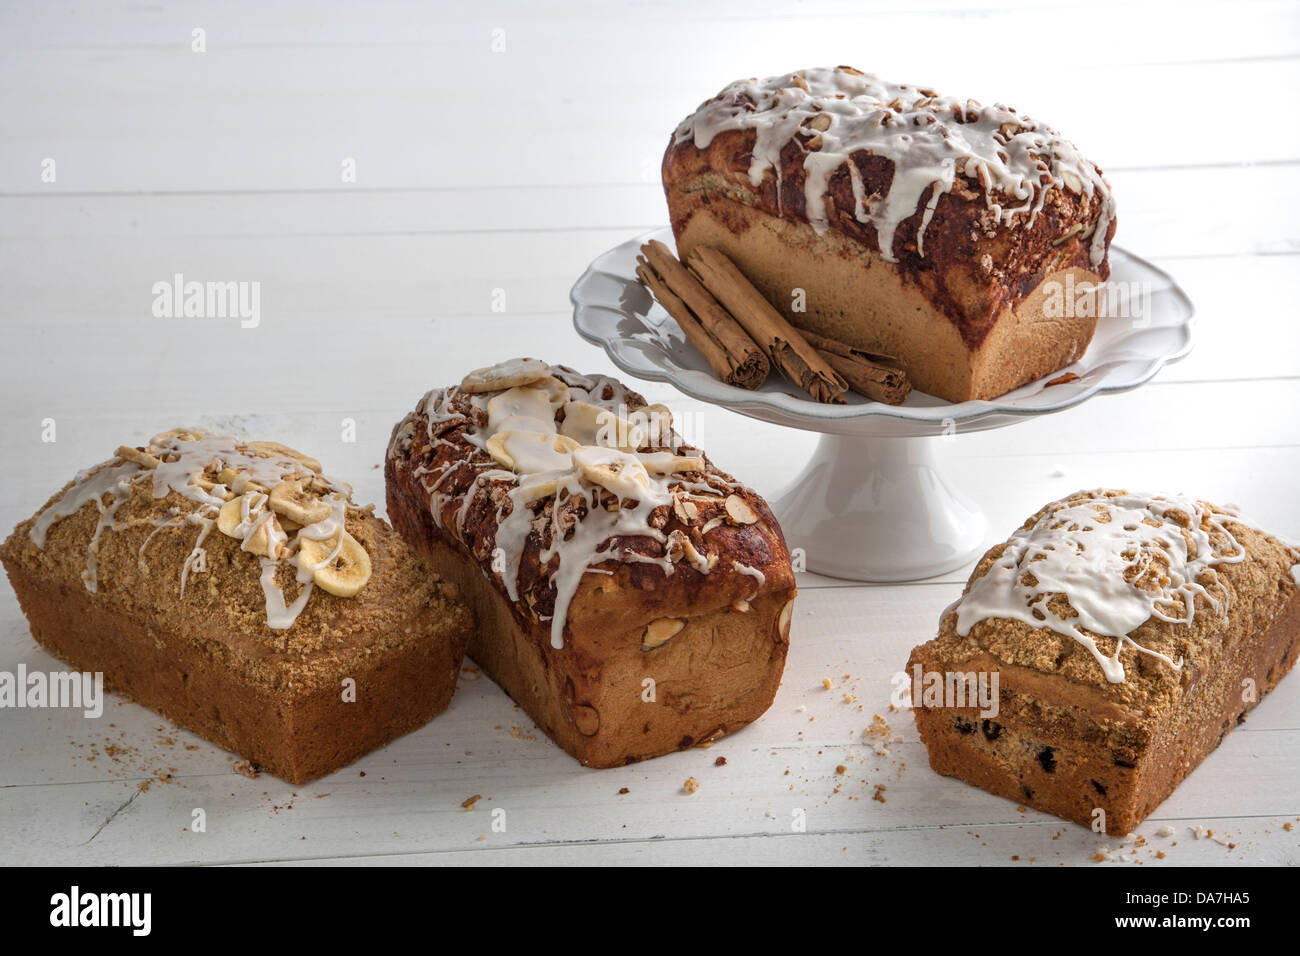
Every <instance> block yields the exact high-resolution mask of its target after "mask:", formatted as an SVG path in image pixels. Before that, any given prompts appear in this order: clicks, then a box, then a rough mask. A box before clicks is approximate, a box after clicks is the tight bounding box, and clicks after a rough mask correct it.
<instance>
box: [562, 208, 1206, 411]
mask: <svg viewBox="0 0 1300 956" xmlns="http://www.w3.org/2000/svg"><path fill="white" fill-rule="evenodd" d="M666 235H667V236H668V237H669V238H670V237H671V232H670V230H669V227H666V226H664V227H660V228H658V229H654V230H651V231H649V232H645V233H642V234H641V235H639V236H636V237H634V238H631V239H627V240H625V241H623V242H620V243H619V244H618V245H616V246H613V247H611V248H609V249H607V250H605V251H604V252H602V253H601V254H600V255H598V256H597V257H596V258H595V259H593V260H592V261H591V263H590V264H589V265H588V266H587V268H586V269H585V270H584V271H583V273H582V275H581V276H579V277H578V280H577V281H576V282H575V283H574V284H573V287H572V288H571V289H570V291H569V301H570V302H571V303H572V305H573V325H574V330H575V331H576V332H577V333H578V335H579V336H581V337H582V339H583V340H584V341H587V342H590V343H591V344H592V345H598V346H600V347H601V348H602V349H604V351H605V354H606V355H607V356H609V359H610V361H612V362H613V363H614V364H615V365H616V366H617V367H618V368H619V369H621V370H622V371H623V372H625V373H627V374H629V375H633V376H636V377H637V378H641V379H644V380H646V381H652V382H662V383H666V384H669V385H672V386H673V387H675V388H676V389H678V391H680V392H682V393H683V394H685V395H688V396H690V397H691V398H694V399H697V400H698V401H702V402H707V403H709V404H711V405H721V406H723V407H727V408H732V409H734V410H735V411H737V412H739V413H741V414H744V415H747V416H749V417H754V418H760V419H763V420H768V421H771V420H772V419H771V417H770V415H769V416H764V415H763V414H761V413H762V412H763V411H767V412H769V413H770V414H771V415H779V416H782V419H783V421H781V422H779V423H781V424H788V425H795V424H796V423H794V422H791V421H788V420H786V419H790V418H801V419H803V420H804V421H801V422H799V423H798V427H805V428H810V429H812V430H820V429H819V427H818V426H834V425H837V424H851V423H853V422H864V423H865V421H867V420H870V419H874V418H883V419H888V420H891V421H893V422H897V423H900V424H903V423H906V424H915V425H934V424H939V423H944V422H954V423H971V422H974V421H979V420H981V419H985V418H995V417H997V416H1006V417H1008V418H1009V419H1011V420H1014V419H1016V418H1022V417H1024V418H1028V417H1035V416H1039V415H1049V414H1052V413H1055V412H1060V411H1064V410H1066V409H1068V408H1073V407H1074V406H1076V405H1079V404H1081V403H1083V402H1085V401H1087V400H1088V399H1090V398H1092V397H1093V396H1095V395H1099V394H1107V395H1109V394H1118V393H1121V392H1127V391H1131V390H1132V389H1135V388H1138V387H1140V386H1142V385H1145V384H1146V383H1147V382H1149V381H1151V379H1153V378H1154V377H1155V376H1156V375H1158V374H1159V373H1160V371H1161V369H1163V368H1164V367H1165V366H1166V365H1170V364H1173V363H1174V362H1178V361H1181V360H1182V359H1184V358H1186V357H1187V355H1188V354H1189V353H1190V352H1191V350H1192V347H1193V345H1194V340H1195V336H1194V334H1193V328H1194V325H1195V319H1196V307H1195V304H1194V303H1193V302H1192V300H1191V297H1190V296H1188V295H1187V293H1186V291H1185V290H1184V289H1183V288H1182V286H1180V285H1179V284H1178V283H1177V282H1175V281H1174V279H1173V277H1172V276H1170V275H1169V273H1167V272H1165V271H1164V270H1163V269H1161V268H1160V267H1159V266H1156V265H1153V264H1152V263H1151V262H1149V261H1148V260H1146V259H1144V258H1142V257H1141V256H1139V255H1137V254H1135V253H1133V252H1130V251H1129V250H1127V249H1126V248H1124V247H1122V246H1115V245H1112V246H1111V248H1112V250H1115V251H1118V252H1119V253H1121V254H1122V255H1123V256H1125V257H1127V258H1128V259H1130V260H1132V261H1133V262H1135V263H1137V264H1138V265H1140V266H1141V267H1142V268H1144V269H1147V270H1150V271H1151V272H1152V273H1155V274H1156V275H1158V276H1159V277H1160V278H1162V279H1163V280H1164V281H1166V282H1167V283H1168V291H1170V292H1172V293H1173V294H1174V296H1175V298H1176V300H1177V301H1178V302H1179V304H1180V305H1181V307H1182V310H1183V311H1184V312H1185V315H1184V316H1183V319H1182V322H1181V323H1177V324H1173V325H1169V326H1164V327H1163V328H1166V329H1168V330H1170V331H1176V332H1178V333H1179V337H1180V343H1179V345H1178V347H1177V348H1176V349H1174V350H1173V351H1170V352H1165V353H1161V354H1158V355H1131V356H1126V355H1125V354H1124V353H1123V352H1121V353H1119V354H1117V355H1115V356H1114V359H1113V360H1114V361H1119V362H1121V363H1123V364H1125V365H1127V364H1131V363H1133V362H1144V363H1145V366H1144V368H1143V370H1142V371H1141V372H1140V373H1138V374H1137V375H1135V376H1124V377H1123V378H1120V379H1117V380H1115V381H1110V380H1109V377H1110V376H1111V375H1114V374H1116V373H1114V372H1108V373H1106V375H1103V376H1102V377H1101V379H1100V380H1099V381H1097V382H1096V383H1094V384H1091V385H1089V386H1087V387H1085V388H1083V389H1081V390H1080V391H1078V392H1077V393H1075V394H1073V395H1069V396H1067V397H1063V398H1062V399H1061V400H1060V401H1055V402H1050V403H1048V404H1039V405H1034V406H1024V405H1018V404H1010V403H1006V402H1002V401H999V400H998V399H992V400H972V401H968V402H958V403H945V404H940V405H928V406H918V407H912V408H906V407H903V406H895V405H885V404H884V403H882V402H870V401H869V402H863V403H861V404H854V405H847V406H846V405H824V404H821V403H818V402H813V401H811V400H808V399H801V398H798V397H797V396H794V395H790V394H788V393H786V392H781V391H764V390H761V389H760V390H758V391H752V392H751V391H748V390H746V389H741V388H737V387H736V386H734V385H727V384H726V383H724V382H720V381H718V380H717V379H716V378H712V377H709V378H708V383H709V384H708V387H707V389H705V388H700V387H698V386H696V385H694V384H693V383H691V382H689V381H683V380H682V375H683V373H694V374H697V375H705V374H706V373H703V372H700V371H699V370H696V369H678V368H676V367H666V366H664V365H661V364H656V363H653V362H652V360H651V358H650V357H649V356H647V355H646V354H645V353H644V352H641V351H640V350H637V354H638V356H639V357H640V359H641V361H636V360H634V358H632V357H630V356H628V355H627V354H626V351H627V346H628V345H630V344H632V343H633V342H634V341H635V340H633V339H628V338H625V337H611V336H609V335H607V334H601V333H600V332H599V331H597V330H596V329H594V328H592V327H591V326H590V324H589V323H584V321H583V318H584V315H585V314H586V313H588V312H590V311H592V310H599V311H603V312H610V313H613V314H615V315H618V316H622V317H625V318H636V319H638V320H640V316H638V315H636V314H635V313H631V312H629V311H628V310H627V309H626V308H623V307H622V306H621V305H619V304H617V303H611V302H609V301H608V300H607V299H605V298H604V297H600V298H597V299H591V298H584V297H583V293H584V292H585V291H587V287H588V286H589V285H590V283H591V282H592V280H593V279H594V278H596V277H598V276H604V277H608V278H609V279H611V280H613V281H614V282H616V283H619V284H621V285H622V286H623V287H627V286H628V285H630V284H632V283H637V280H636V278H635V276H632V275H627V274H624V273H622V272H620V271H618V270H616V269H612V268H609V267H608V266H606V265H605V263H606V261H607V260H608V259H610V258H611V257H612V256H615V255H617V254H618V253H620V252H624V251H625V250H629V249H630V248H639V247H640V246H641V245H642V244H643V243H645V242H646V241H648V240H649V239H655V238H657V239H661V240H662V239H664V238H665V236H666ZM638 284H639V283H638ZM1085 354H1086V353H1085ZM1102 354H1103V355H1104V354H1105V353H1102ZM1098 358H1099V359H1100V358H1101V356H1098ZM1099 364H1100V363H1099ZM1070 368H1071V366H1066V367H1065V368H1063V369H1058V370H1056V372H1053V373H1052V374H1053V375H1060V374H1062V373H1063V372H1066V371H1068V370H1069V369H1070ZM1085 374H1086V373H1085ZM1046 377H1047V376H1044V378H1046ZM1038 381H1042V379H1039V380H1038ZM1027 384H1028V385H1030V386H1032V385H1033V384H1035V383H1033V382H1031V383H1027ZM1024 387H1026V386H1021V388H1024ZM1045 387H1046V386H1044V388H1045ZM724 390H725V391H724ZM1042 391H1043V389H1041V388H1040V389H1039V391H1037V392H1034V393H1031V394H1030V395H1025V396H1022V399H1021V400H1023V399H1028V398H1033V397H1037V396H1039V395H1041V394H1042ZM733 393H739V394H733ZM1011 423H1012V421H1006V422H1003V423H1001V424H1011Z"/></svg>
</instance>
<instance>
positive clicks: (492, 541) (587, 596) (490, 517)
mask: <svg viewBox="0 0 1300 956" xmlns="http://www.w3.org/2000/svg"><path fill="white" fill-rule="evenodd" d="M560 374H561V376H563V375H566V374H567V375H569V376H570V377H571V380H572V381H575V382H576V381H580V380H582V379H584V378H585V376H579V375H577V373H573V372H572V371H571V370H563V369H561V370H560ZM598 381H602V382H604V381H606V380H601V379H598ZM605 387H606V388H608V389H609V391H608V393H607V397H608V398H613V397H614V389H615V388H620V389H621V388H622V386H620V385H618V383H615V382H613V381H612V380H608V384H607V385H606V386H605ZM621 397H622V398H623V401H624V402H625V404H626V406H627V408H628V409H629V410H631V411H636V410H637V409H640V408H644V407H646V401H645V399H644V398H643V397H642V396H640V395H638V394H637V393H636V392H632V391H626V390H624V391H623V394H622V396H621ZM450 406H451V408H452V409H453V410H454V412H455V413H456V417H453V418H451V419H450V420H448V421H444V422H435V423H433V425H432V426H431V425H430V420H429V416H428V414H427V412H422V411H418V410H417V412H415V413H413V414H412V415H408V416H407V418H406V419H404V420H403V422H401V423H399V424H398V426H397V427H396V428H395V429H394V439H395V440H394V442H393V443H391V444H390V450H389V456H388V457H389V460H390V462H392V464H393V468H392V476H393V477H392V479H391V481H390V485H389V487H390V489H392V488H393V487H394V483H395V486H396V488H397V489H398V490H399V491H400V492H401V493H403V494H406V495H410V496H411V497H413V498H414V499H416V500H418V501H421V502H426V503H427V502H428V501H429V500H430V494H431V492H432V491H433V490H435V488H434V486H436V491H437V500H438V502H439V505H438V506H439V511H440V513H439V515H438V520H437V521H436V522H435V523H434V528H433V531H434V534H436V535H437V536H438V537H439V538H440V539H441V540H442V541H443V542H444V543H445V544H447V545H448V546H450V547H452V548H455V549H456V550H458V551H460V552H461V553H462V554H464V555H465V556H466V557H467V558H468V559H470V560H472V561H474V562H475V563H476V564H477V565H478V566H479V568H480V569H481V570H482V571H483V573H484V575H485V576H487V577H488V578H490V579H491V580H492V581H493V583H494V585H495V586H496V587H497V588H498V589H499V590H500V591H501V593H502V594H506V593H507V592H506V587H505V582H504V579H503V576H502V574H501V573H499V571H497V570H494V567H493V561H494V558H493V550H494V548H495V547H496V536H497V531H498V529H499V527H500V523H501V520H502V518H503V517H504V516H505V515H506V514H508V513H509V510H510V508H511V503H510V501H509V500H508V498H507V497H506V492H508V491H509V489H510V488H511V487H513V485H514V482H513V481H512V480H510V479H508V478H505V477H496V478H493V477H489V476H486V475H484V474H483V472H485V471H486V470H488V469H490V468H491V467H492V465H493V464H494V463H493V461H492V459H491V457H490V456H489V455H488V454H487V453H486V452H484V451H482V450H481V449H479V448H478V447H476V446H475V445H473V444H472V443H471V442H469V441H467V440H466V432H467V430H471V429H475V428H481V427H482V425H483V423H484V421H485V416H484V413H483V412H482V410H481V409H479V408H477V407H475V405H474V404H473V403H472V402H471V400H470V396H469V395H467V394H464V393H458V394H455V395H453V397H452V398H451V400H450ZM403 430H405V431H406V432H407V433H409V434H410V435H411V443H410V445H409V447H404V448H399V445H398V443H397V441H396V438H397V435H398V432H399V431H403ZM394 450H397V452H398V453H397V454H394ZM648 450H651V451H653V450H655V449H653V448H652V449H648ZM660 450H666V446H664V448H662V449H660ZM676 451H677V452H678V454H680V455H682V456H689V455H695V454H699V455H701V456H703V457H704V459H705V464H706V471H705V472H704V473H688V474H685V475H682V476H681V477H682V478H683V479H685V480H693V481H699V482H701V483H707V484H709V485H711V486H712V488H713V491H712V493H711V494H710V495H709V496H707V497H706V496H705V495H703V494H700V495H695V496H693V497H692V501H693V503H694V505H695V508H696V514H695V516H694V517H693V518H691V520H690V521H689V522H684V521H683V520H682V518H681V516H680V515H679V514H678V513H676V512H675V511H674V509H673V508H672V506H670V505H664V506H661V507H659V508H657V509H655V511H654V512H653V514H652V516H651V519H650V523H651V526H652V527H654V528H655V529H656V530H658V531H660V532H662V533H663V534H665V535H669V534H671V533H672V532H673V531H681V532H683V533H684V534H687V535H688V536H689V537H690V538H691V540H692V541H693V542H694V544H695V546H696V548H697V550H698V551H699V553H700V554H702V555H706V556H707V555H710V554H716V555H717V556H718V562H719V563H718V566H717V567H715V568H714V569H713V570H712V571H709V572H707V573H705V572H701V571H699V570H696V569H695V568H694V567H691V566H690V564H689V563H688V562H679V563H677V565H676V566H675V569H674V571H673V573H672V574H670V575H669V574H665V572H664V569H663V568H662V567H660V566H659V565H657V564H651V563H643V562H637V561H635V560H620V559H617V558H611V559H610V560H606V561H601V562H598V563H593V564H592V565H591V567H592V568H593V569H594V573H591V574H588V575H586V576H585V577H584V579H583V582H582V584H581V585H580V586H579V588H578V591H577V594H576V595H575V597H574V600H573V604H572V605H571V607H570V610H569V616H568V624H567V628H569V629H571V628H574V627H584V626H586V625H587V624H588V623H589V622H594V621H601V622H602V623H604V624H605V625H607V626H617V627H619V628H620V629H622V628H631V627H635V626H637V625H644V624H648V623H649V622H650V621H651V620H654V619H655V618H656V617H660V616H662V612H663V611H664V610H665V609H669V608H672V607H690V608H692V609H695V610H696V611H697V612H700V611H705V610H713V609H717V608H721V607H726V606H727V605H730V604H731V603H732V602H733V601H736V600H739V599H742V598H753V597H755V596H756V595H757V594H759V593H765V592H768V591H785V590H790V589H792V588H793V587H794V573H793V571H792V570H791V568H790V554H789V551H788V550H787V548H786V544H785V538H784V537H783V535H782V534H781V528H780V526H779V525H778V524H777V522H776V518H775V517H773V515H772V512H771V509H770V508H769V507H768V505H767V503H766V502H765V501H764V500H763V499H762V498H761V497H760V496H759V495H757V494H756V493H755V492H754V491H752V490H751V489H749V488H745V487H744V486H741V485H738V484H736V482H735V480H734V479H733V478H732V477H731V476H730V475H727V474H726V473H724V472H722V471H719V470H718V469H717V468H715V467H714V466H713V465H712V463H710V462H709V461H708V458H707V456H705V455H704V454H703V452H700V451H699V450H698V449H695V448H692V447H691V446H689V445H681V446H678V448H677V449H676ZM730 495H737V496H739V497H740V498H742V499H743V500H744V501H745V502H746V504H748V505H749V506H750V507H751V508H752V509H753V510H754V512H755V513H756V514H757V515H758V520H757V521H756V522H755V523H753V524H747V525H737V524H735V523H732V522H728V521H725V520H724V521H722V522H721V523H719V522H718V521H716V520H715V519H717V518H719V517H720V516H722V515H723V509H724V503H725V500H726V498H727V497H728V496H730ZM467 499H468V500H467ZM554 507H555V499H554V496H551V497H547V498H543V499H539V500H538V501H537V502H536V503H535V504H534V505H533V511H534V513H535V514H536V515H538V516H539V518H540V517H541V516H542V515H544V514H549V513H550V512H551V511H552V510H553V509H554ZM461 515H463V519H461V518H459V517H458V516H461ZM538 524H539V525H541V524H542V522H540V521H539V522H538ZM710 525H712V526H713V527H711V528H710V530H709V532H708V534H707V535H705V534H703V533H702V532H703V529H704V528H705V527H706V526H710ZM450 529H458V530H456V531H454V532H453V531H451V530H450ZM548 543H549V539H548V538H544V537H543V532H540V531H537V530H534V531H533V532H532V533H531V534H530V535H529V537H528V540H527V542H526V545H525V547H524V551H523V555H522V559H521V561H520V564H519V572H518V583H517V594H518V595H519V600H518V601H517V602H515V607H516V614H518V615H519V619H520V624H521V626H523V627H525V628H526V629H530V630H531V629H532V628H533V626H534V625H536V624H537V623H538V622H539V621H541V620H542V619H544V618H548V617H549V616H550V615H551V613H552V611H553V610H554V608H555V597H556V591H555V587H554V584H553V582H552V579H551V571H552V570H553V569H552V568H551V567H550V566H548V567H543V565H542V562H541V554H542V551H543V549H544V547H545V546H546V545H547V544H548ZM608 547H609V549H610V550H611V551H612V552H617V551H622V552H626V553H628V554H630V555H644V556H647V557H652V558H662V557H663V555H664V547H665V546H664V544H663V543H661V542H659V541H657V540H655V539H654V538H651V537H646V536H628V537H619V538H617V539H611V540H610V541H609V542H608ZM737 565H745V566H746V567H748V568H750V569H753V571H756V572H758V573H759V574H761V576H762V578H763V581H764V583H763V585H762V586H761V587H760V586H758V585H757V576H756V575H754V574H748V573H743V572H741V571H739V570H738V569H737ZM599 572H606V573H599ZM611 575H612V580H613V581H614V582H617V583H618V585H619V588H613V587H611ZM622 589H631V590H632V591H634V592H637V593H640V594H642V595H644V597H643V598H642V599H640V600H638V601H636V602H633V603H629V602H627V601H625V600H624V599H623V598H621V597H620V596H619V592H620V590H622Z"/></svg>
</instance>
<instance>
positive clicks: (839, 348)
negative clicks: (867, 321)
mask: <svg viewBox="0 0 1300 956" xmlns="http://www.w3.org/2000/svg"><path fill="white" fill-rule="evenodd" d="M804 337H805V338H806V339H807V340H808V342H809V344H810V345H812V346H813V348H815V349H817V351H818V352H819V353H821V355H822V357H823V358H824V359H826V362H827V364H829V365H830V366H831V367H832V368H834V369H835V371H837V372H839V373H840V374H841V375H843V376H844V378H845V380H846V381H847V382H848V383H849V387H850V388H852V389H853V391H855V392H858V393H860V394H862V395H865V396H867V398H870V399H873V400H875V401H877V402H884V403H885V404H886V405H900V404H902V402H903V399H905V398H907V396H908V393H910V392H911V391H912V383H911V381H910V380H909V379H908V377H907V373H906V372H905V371H903V369H902V368H901V367H900V366H899V365H898V363H897V362H896V361H895V360H894V359H892V358H891V357H889V356H887V355H879V354H876V353H874V352H869V351H867V350H866V349H860V348H857V347H855V346H852V345H849V344H848V343H846V342H841V341H839V340H838V339H832V338H827V337H826V336H824V335H818V334H817V333H816V332H808V331H805V332H804Z"/></svg>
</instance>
